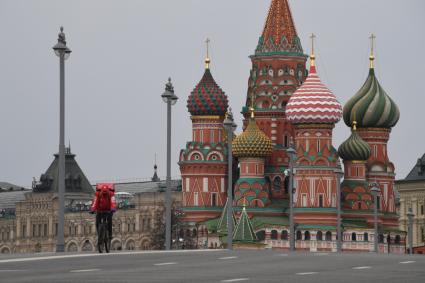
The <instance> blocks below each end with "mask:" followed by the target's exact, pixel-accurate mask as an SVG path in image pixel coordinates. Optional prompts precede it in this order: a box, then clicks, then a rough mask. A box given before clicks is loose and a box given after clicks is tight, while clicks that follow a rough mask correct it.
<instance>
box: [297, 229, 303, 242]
mask: <svg viewBox="0 0 425 283" xmlns="http://www.w3.org/2000/svg"><path fill="white" fill-rule="evenodd" d="M301 239H302V233H301V231H299V230H298V231H297V240H301Z"/></svg>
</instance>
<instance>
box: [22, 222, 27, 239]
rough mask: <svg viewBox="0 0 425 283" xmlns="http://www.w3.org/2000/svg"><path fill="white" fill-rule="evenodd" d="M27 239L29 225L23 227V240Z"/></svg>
mask: <svg viewBox="0 0 425 283" xmlns="http://www.w3.org/2000/svg"><path fill="white" fill-rule="evenodd" d="M26 237H27V225H25V224H24V225H22V238H26Z"/></svg>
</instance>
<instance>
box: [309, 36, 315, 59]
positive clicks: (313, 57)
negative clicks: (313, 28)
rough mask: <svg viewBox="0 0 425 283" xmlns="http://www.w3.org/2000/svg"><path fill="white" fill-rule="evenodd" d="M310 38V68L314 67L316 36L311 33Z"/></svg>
mask: <svg viewBox="0 0 425 283" xmlns="http://www.w3.org/2000/svg"><path fill="white" fill-rule="evenodd" d="M310 38H311V55H310V66H312V67H314V66H316V55H314V39H315V38H316V35H315V34H314V33H312V34H311V35H310Z"/></svg>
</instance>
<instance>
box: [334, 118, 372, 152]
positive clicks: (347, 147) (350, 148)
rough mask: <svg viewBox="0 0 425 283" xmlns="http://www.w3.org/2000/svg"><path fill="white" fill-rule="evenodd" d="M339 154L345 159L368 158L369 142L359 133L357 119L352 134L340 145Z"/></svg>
mask: <svg viewBox="0 0 425 283" xmlns="http://www.w3.org/2000/svg"><path fill="white" fill-rule="evenodd" d="M338 155H339V156H340V157H341V158H342V159H343V160H367V159H368V158H369V156H370V147H369V144H368V143H367V142H365V141H364V140H363V139H362V138H361V137H360V136H359V135H358V134H357V131H356V122H355V121H354V122H353V129H352V131H351V136H350V137H349V138H348V139H347V140H346V141H345V142H343V143H342V144H341V145H340V146H339V148H338Z"/></svg>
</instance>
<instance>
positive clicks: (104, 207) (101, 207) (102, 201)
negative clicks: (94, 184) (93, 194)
mask: <svg viewBox="0 0 425 283" xmlns="http://www.w3.org/2000/svg"><path fill="white" fill-rule="evenodd" d="M98 201H99V203H98V205H97V210H98V211H111V196H110V194H109V190H102V191H100V194H99V200H98Z"/></svg>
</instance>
